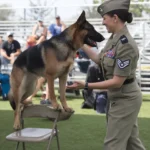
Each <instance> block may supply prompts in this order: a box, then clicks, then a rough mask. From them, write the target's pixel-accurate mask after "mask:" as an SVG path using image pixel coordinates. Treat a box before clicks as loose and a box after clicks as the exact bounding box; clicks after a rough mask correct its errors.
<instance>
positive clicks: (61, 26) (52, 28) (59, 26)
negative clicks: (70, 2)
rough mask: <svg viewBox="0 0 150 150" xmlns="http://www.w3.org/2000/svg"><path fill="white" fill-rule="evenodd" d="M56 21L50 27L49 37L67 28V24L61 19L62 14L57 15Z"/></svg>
mask: <svg viewBox="0 0 150 150" xmlns="http://www.w3.org/2000/svg"><path fill="white" fill-rule="evenodd" d="M55 20H56V23H53V24H51V25H50V26H49V28H48V34H49V37H52V36H56V35H59V34H60V33H61V32H62V31H64V30H65V29H66V25H65V24H64V23H63V22H62V21H61V18H60V16H56V17H55Z"/></svg>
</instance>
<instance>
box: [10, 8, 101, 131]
mask: <svg viewBox="0 0 150 150" xmlns="http://www.w3.org/2000/svg"><path fill="white" fill-rule="evenodd" d="M102 40H104V38H103V36H102V35H101V34H99V33H98V32H96V31H95V29H94V27H93V26H92V25H91V24H90V23H89V22H88V21H86V18H85V12H84V11H83V12H82V14H81V15H80V17H79V18H78V20H77V21H76V22H75V23H74V24H73V25H71V26H70V27H68V28H67V29H66V30H64V31H63V32H62V33H61V34H60V35H58V36H55V37H52V38H51V39H50V40H46V41H44V42H42V43H41V44H39V45H36V46H33V47H31V48H29V49H27V50H25V51H24V52H23V53H21V54H20V56H19V57H18V58H17V59H16V61H15V62H14V65H13V69H12V73H11V90H10V96H9V97H10V103H11V105H12V108H13V109H14V110H15V120H14V129H20V113H21V107H22V106H23V105H24V101H25V100H26V98H27V97H28V96H30V95H31V94H32V93H33V91H34V89H35V86H36V82H37V79H38V78H39V77H41V76H43V77H45V78H46V79H47V82H48V87H49V89H50V90H49V95H50V99H51V102H52V106H53V107H54V108H55V109H60V108H61V107H60V105H59V104H58V103H57V101H56V96H55V94H54V80H55V79H56V78H59V87H60V101H61V105H62V107H63V108H64V110H65V111H72V109H71V108H69V107H68V105H67V103H66V98H65V86H66V81H67V75H68V72H69V70H70V68H71V66H72V64H73V62H74V58H75V55H76V51H77V50H78V49H79V48H80V47H82V46H83V44H88V45H90V46H95V43H93V41H97V42H100V41H102Z"/></svg>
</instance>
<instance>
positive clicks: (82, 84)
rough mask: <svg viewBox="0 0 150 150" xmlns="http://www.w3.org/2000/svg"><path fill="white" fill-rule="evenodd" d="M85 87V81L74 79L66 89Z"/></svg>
mask: <svg viewBox="0 0 150 150" xmlns="http://www.w3.org/2000/svg"><path fill="white" fill-rule="evenodd" d="M84 87H85V82H83V81H75V82H73V84H72V85H68V86H67V89H83V88H84Z"/></svg>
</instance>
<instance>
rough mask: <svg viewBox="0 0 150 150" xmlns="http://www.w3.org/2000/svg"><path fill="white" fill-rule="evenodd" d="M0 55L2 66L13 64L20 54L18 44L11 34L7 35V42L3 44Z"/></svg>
mask: <svg viewBox="0 0 150 150" xmlns="http://www.w3.org/2000/svg"><path fill="white" fill-rule="evenodd" d="M0 53H1V62H2V64H3V65H7V64H9V63H11V64H13V62H14V60H15V59H16V57H17V56H18V55H19V54H20V53H21V46H20V43H19V42H18V41H17V40H15V39H14V36H13V33H12V32H8V33H7V40H6V41H5V42H3V44H2V48H1V52H0Z"/></svg>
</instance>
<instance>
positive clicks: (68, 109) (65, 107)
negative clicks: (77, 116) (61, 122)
mask: <svg viewBox="0 0 150 150" xmlns="http://www.w3.org/2000/svg"><path fill="white" fill-rule="evenodd" d="M63 109H64V110H65V111H66V112H70V113H72V112H74V110H73V109H72V108H70V107H68V106H63Z"/></svg>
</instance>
